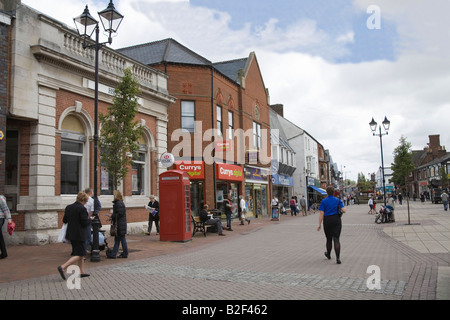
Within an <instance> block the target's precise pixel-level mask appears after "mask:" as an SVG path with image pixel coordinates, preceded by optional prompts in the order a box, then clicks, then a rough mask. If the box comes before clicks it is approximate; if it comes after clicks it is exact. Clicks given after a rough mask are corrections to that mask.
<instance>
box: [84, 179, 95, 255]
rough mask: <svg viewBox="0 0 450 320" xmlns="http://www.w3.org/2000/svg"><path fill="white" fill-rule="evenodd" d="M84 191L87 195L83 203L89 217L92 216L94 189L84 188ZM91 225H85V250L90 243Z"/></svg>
mask: <svg viewBox="0 0 450 320" xmlns="http://www.w3.org/2000/svg"><path fill="white" fill-rule="evenodd" d="M84 193H86V194H87V195H88V197H89V198H88V201H87V202H86V204H85V205H84V207H85V208H86V211H87V213H88V215H89V217H91V216H92V214H93V212H94V199H93V198H92V196H93V195H94V191H93V190H92V188H86V189H84ZM91 229H92V228H91V225H90V224H89V225H88V226H87V227H86V233H87V235H88V237H87V240H86V250H88V248H89V247H90V244H91V236H92V234H91Z"/></svg>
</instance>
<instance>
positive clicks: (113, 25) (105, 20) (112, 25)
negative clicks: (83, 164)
mask: <svg viewBox="0 0 450 320" xmlns="http://www.w3.org/2000/svg"><path fill="white" fill-rule="evenodd" d="M98 15H99V16H100V21H101V22H102V26H103V29H104V30H105V32H107V33H109V36H108V41H107V42H103V43H100V42H99V33H100V28H99V23H98V21H97V20H95V19H94V18H93V17H92V16H91V14H90V13H89V9H88V6H87V5H86V8H85V9H84V11H83V13H82V14H81V15H80V16H78V17H76V18H74V19H73V21H74V22H75V26H76V28H77V31H78V34H79V35H80V36H81V37H82V38H83V49H87V48H93V49H94V50H95V89H94V92H95V97H94V188H93V189H94V212H96V209H97V208H96V207H97V201H95V200H96V199H97V193H98V192H97V177H98V172H97V163H98V53H99V51H100V49H101V48H102V47H103V45H105V44H107V43H108V44H111V43H112V34H113V33H116V32H117V29H118V28H119V26H120V23H121V22H122V19H123V15H121V14H120V13H119V12H118V11H117V10H116V9H115V8H114V4H113V1H112V0H111V1H110V2H109V5H108V7H107V8H106V9H105V10H103V11H100V12H98ZM94 31H95V43H91V44H88V42H91V36H92V34H93V33H94ZM99 225H100V219H99V218H98V214H96V215H95V217H94V220H93V221H92V228H93V241H92V251H91V261H93V262H98V261H100V251H99V249H98V246H99V243H98V242H99V239H98V229H99Z"/></svg>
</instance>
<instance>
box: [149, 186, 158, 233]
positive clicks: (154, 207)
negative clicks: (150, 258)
mask: <svg viewBox="0 0 450 320" xmlns="http://www.w3.org/2000/svg"><path fill="white" fill-rule="evenodd" d="M146 208H147V209H148V210H149V214H148V229H147V233H146V234H147V235H148V236H149V235H150V233H151V232H152V226H153V222H154V223H155V226H156V235H159V202H158V201H157V200H156V198H155V196H154V195H151V196H150V202H149V203H148V205H147V206H146Z"/></svg>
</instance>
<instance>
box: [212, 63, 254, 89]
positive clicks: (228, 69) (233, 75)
mask: <svg viewBox="0 0 450 320" xmlns="http://www.w3.org/2000/svg"><path fill="white" fill-rule="evenodd" d="M247 60H248V58H242V59H235V60H230V61H223V62H217V63H214V64H213V66H214V68H216V69H217V70H218V71H219V72H220V73H222V74H223V75H225V76H227V77H228V78H230V79H231V80H233V81H235V82H237V83H239V84H240V82H241V77H240V75H241V74H242V73H243V72H244V69H245V67H246V64H247Z"/></svg>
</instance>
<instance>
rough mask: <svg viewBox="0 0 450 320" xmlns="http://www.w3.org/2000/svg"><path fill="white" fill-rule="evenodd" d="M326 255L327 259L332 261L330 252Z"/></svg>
mask: <svg viewBox="0 0 450 320" xmlns="http://www.w3.org/2000/svg"><path fill="white" fill-rule="evenodd" d="M324 254H325V257H327V258H328V260H330V259H331V255H330V254H329V253H328V252H326V251H325V252H324Z"/></svg>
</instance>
